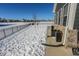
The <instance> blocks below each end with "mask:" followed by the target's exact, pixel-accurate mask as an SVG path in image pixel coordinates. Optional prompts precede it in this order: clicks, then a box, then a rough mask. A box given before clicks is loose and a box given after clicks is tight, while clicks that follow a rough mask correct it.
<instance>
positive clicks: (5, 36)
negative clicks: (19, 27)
mask: <svg viewBox="0 0 79 59" xmlns="http://www.w3.org/2000/svg"><path fill="white" fill-rule="evenodd" d="M3 33H4V37H6V33H5V29H3Z"/></svg>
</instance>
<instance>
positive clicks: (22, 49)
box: [0, 24, 48, 56]
mask: <svg viewBox="0 0 79 59" xmlns="http://www.w3.org/2000/svg"><path fill="white" fill-rule="evenodd" d="M47 26H48V25H46V24H45V25H44V24H43V25H31V26H29V27H27V28H25V29H23V30H21V31H19V32H17V33H15V34H13V35H11V36H10V37H7V38H5V39H3V40H1V41H0V55H1V56H44V55H45V46H43V45H42V44H41V43H42V42H44V43H45V42H46V37H47V36H46V34H47Z"/></svg>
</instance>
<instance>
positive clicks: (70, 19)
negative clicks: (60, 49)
mask: <svg viewBox="0 0 79 59" xmlns="http://www.w3.org/2000/svg"><path fill="white" fill-rule="evenodd" d="M60 8H63V10H62V15H63V17H60V25H61V24H63V26H65V30H64V33H63V39H64V42H63V45H65V44H67V42H66V40H68V41H69V39H68V35H71V32H73V33H74V34H73V36H72V37H74V36H75V37H76V36H77V34H75V33H76V31H75V32H74V31H71V32H70V33H69V31H70V30H74V27H75V28H77V27H78V25H79V22H78V17H79V16H78V10H79V9H78V5H77V3H68V4H65V5H63V7H60ZM55 12H57V11H55ZM76 16H77V17H76ZM62 19H63V20H62ZM65 19H66V20H65ZM57 20H59V19H57ZM57 24H58V23H57ZM70 38H71V37H70ZM75 39H76V40H75V41H73V42H70V43H71V45H73V44H72V43H77V38H75Z"/></svg>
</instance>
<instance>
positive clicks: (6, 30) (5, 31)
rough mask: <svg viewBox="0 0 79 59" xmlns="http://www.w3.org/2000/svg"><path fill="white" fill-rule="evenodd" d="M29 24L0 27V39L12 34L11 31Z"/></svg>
mask: <svg viewBox="0 0 79 59" xmlns="http://www.w3.org/2000/svg"><path fill="white" fill-rule="evenodd" d="M29 25H31V24H30V23H29V24H24V25H18V26H10V27H8V26H7V27H6V28H1V29H0V40H2V39H4V38H6V37H7V36H10V35H12V34H13V33H16V32H17V31H20V30H22V29H24V28H26V27H28V26H29Z"/></svg>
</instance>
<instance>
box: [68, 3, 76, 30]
mask: <svg viewBox="0 0 79 59" xmlns="http://www.w3.org/2000/svg"><path fill="white" fill-rule="evenodd" d="M69 8H70V11H69V12H68V13H69V15H68V16H69V17H68V28H69V29H71V30H72V29H73V27H74V23H75V22H74V21H75V14H76V8H77V4H75V3H74V4H73V3H72V4H70V7H69Z"/></svg>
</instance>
